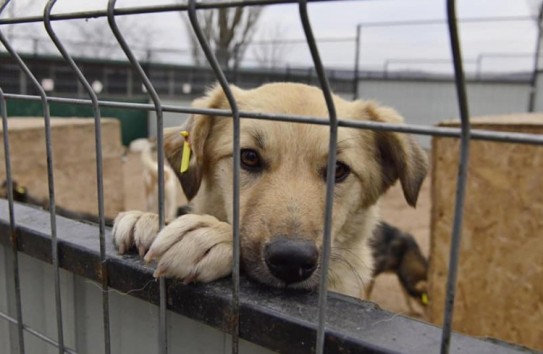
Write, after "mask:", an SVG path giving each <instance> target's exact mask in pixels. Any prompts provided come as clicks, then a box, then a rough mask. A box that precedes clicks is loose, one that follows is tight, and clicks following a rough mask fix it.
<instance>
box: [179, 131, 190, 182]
mask: <svg viewBox="0 0 543 354" xmlns="http://www.w3.org/2000/svg"><path fill="white" fill-rule="evenodd" d="M180 135H181V136H182V137H183V138H185V142H184V143H183V153H182V155H181V168H180V170H179V172H181V173H185V172H187V171H188V170H189V162H190V143H189V132H188V131H186V130H183V131H182V132H181V133H180Z"/></svg>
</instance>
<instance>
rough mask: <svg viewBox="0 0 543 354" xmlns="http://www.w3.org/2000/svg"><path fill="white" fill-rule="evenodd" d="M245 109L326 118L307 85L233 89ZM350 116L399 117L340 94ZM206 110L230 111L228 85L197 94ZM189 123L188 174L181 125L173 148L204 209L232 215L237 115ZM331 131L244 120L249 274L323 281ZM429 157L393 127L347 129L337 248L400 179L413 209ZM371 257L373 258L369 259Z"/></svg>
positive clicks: (168, 146)
mask: <svg viewBox="0 0 543 354" xmlns="http://www.w3.org/2000/svg"><path fill="white" fill-rule="evenodd" d="M232 90H233V93H234V95H235V97H236V102H237V104H238V106H239V109H240V110H242V111H252V112H266V113H276V114H290V115H305V116H313V117H322V118H326V117H327V116H328V113H327V109H326V105H325V102H324V99H323V95H322V92H321V91H320V90H319V89H317V88H315V87H310V86H306V85H301V84H285V83H281V84H269V85H264V86H262V87H260V88H257V89H254V90H241V89H239V88H237V87H232ZM334 102H335V105H336V110H337V113H338V116H339V117H340V118H343V119H356V120H371V121H376V122H383V123H387V122H392V123H399V122H401V121H402V118H401V117H400V116H399V115H398V114H397V113H396V112H395V111H394V110H392V109H389V108H383V107H379V106H378V105H377V104H375V103H372V102H363V101H355V102H348V101H345V100H343V99H341V98H339V97H337V96H336V97H334ZM194 106H195V107H198V108H216V109H229V108H230V107H229V104H228V101H227V100H226V98H225V96H224V94H223V92H222V90H221V88H220V87H216V88H214V89H212V90H210V91H209V92H208V94H207V96H206V97H204V98H202V99H199V100H196V101H195V102H194ZM185 129H187V130H189V132H190V138H189V139H190V144H191V148H192V151H193V154H192V157H191V162H190V167H189V170H188V172H186V173H183V174H181V173H179V172H178V171H179V165H180V162H181V152H182V144H183V142H184V139H183V138H182V137H180V136H179V131H180V129H176V130H174V131H169V132H167V133H166V135H165V141H166V142H165V152H166V156H167V158H168V160H169V162H170V163H171V164H172V167H173V168H174V170H175V171H177V173H178V177H179V180H180V181H181V184H182V186H183V190H184V191H185V194H186V195H187V197H188V198H189V199H192V200H193V205H194V208H195V211H196V212H197V213H207V214H213V215H215V216H217V217H218V218H220V219H223V220H225V221H228V222H231V221H232V197H233V191H232V189H233V183H232V180H233V168H232V160H233V125H232V118H230V117H218V116H205V115H193V116H192V117H191V118H190V119H189V121H188V122H187V125H186V127H185ZM328 136H329V127H327V126H319V125H308V124H299V123H287V122H276V121H266V120H257V119H242V120H241V156H240V160H241V177H240V207H241V210H240V231H241V235H240V236H241V257H242V259H241V261H242V265H243V266H244V270H245V272H246V273H247V274H248V275H249V276H251V277H253V278H255V279H256V280H258V281H261V282H264V283H266V284H268V285H272V286H278V287H282V286H286V285H291V286H294V287H301V288H312V287H314V286H316V284H318V278H319V259H320V257H319V255H320V252H321V248H322V235H323V215H324V209H325V191H326V185H325V184H326V183H325V180H326V167H327V157H328ZM426 170H427V163H426V156H425V154H424V152H423V151H422V150H421V148H420V147H419V146H418V145H417V144H416V143H414V141H413V140H412V139H411V138H410V137H408V136H406V135H402V134H397V133H393V132H373V131H369V130H359V129H347V128H340V129H339V132H338V144H337V164H336V166H335V179H336V185H335V189H334V208H333V223H332V245H333V247H335V248H336V249H342V248H346V249H349V247H350V245H352V244H353V242H359V240H357V238H360V237H364V236H363V234H364V232H362V230H366V232H367V231H368V228H369V232H371V227H373V223H374V222H375V220H374V217H372V215H373V214H374V213H372V212H370V211H371V210H372V209H373V207H374V205H375V204H376V202H377V200H378V199H379V197H380V196H381V195H382V194H383V193H384V192H385V191H386V190H387V189H388V188H389V187H390V186H392V185H393V184H394V183H395V182H396V181H397V180H400V183H401V185H402V188H403V191H404V195H405V198H406V200H407V202H408V203H409V204H410V205H412V206H415V204H416V201H417V196H418V192H419V189H420V186H421V184H422V181H423V179H424V177H425V175H426ZM368 262H369V260H368Z"/></svg>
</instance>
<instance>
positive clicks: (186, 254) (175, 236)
mask: <svg viewBox="0 0 543 354" xmlns="http://www.w3.org/2000/svg"><path fill="white" fill-rule="evenodd" d="M151 260H157V261H158V265H157V268H156V271H155V273H154V276H155V277H161V276H165V277H175V278H180V279H183V282H184V283H186V284H188V283H190V282H204V283H205V282H210V281H213V280H216V279H219V278H223V277H225V276H227V275H229V274H230V273H231V271H232V226H231V225H230V224H228V223H225V222H222V221H219V220H218V219H217V218H215V217H213V216H210V215H196V214H187V215H183V216H181V217H179V218H177V219H176V220H174V221H173V222H172V223H170V224H169V225H168V226H166V227H165V228H164V229H163V230H162V231H161V232H160V233H159V234H158V236H157V237H156V239H155V241H154V242H153V244H152V245H151V248H150V249H149V251H148V252H147V254H146V255H145V261H147V262H150V261H151Z"/></svg>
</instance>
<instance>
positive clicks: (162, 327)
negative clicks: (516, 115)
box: [107, 0, 168, 354]
mask: <svg viewBox="0 0 543 354" xmlns="http://www.w3.org/2000/svg"><path fill="white" fill-rule="evenodd" d="M115 3H116V0H109V1H108V7H107V20H108V23H109V27H110V28H111V31H112V32H113V35H114V36H115V38H116V39H117V42H118V43H119V46H120V47H121V49H122V50H123V52H124V54H125V55H126V57H127V58H128V60H129V61H130V64H131V65H132V67H133V68H134V69H135V70H136V72H137V73H138V75H139V77H140V79H141V81H142V83H143V85H144V86H145V89H146V90H147V93H148V94H149V96H150V97H151V100H152V101H153V104H154V106H155V112H156V117H157V142H156V143H157V168H158V224H159V225H158V226H159V230H162V229H163V228H164V221H165V217H164V123H163V109H162V102H161V101H160V98H159V97H158V94H157V92H156V90H155V88H154V86H153V84H152V83H151V80H149V78H148V77H147V74H145V71H144V70H143V68H142V67H141V65H140V63H139V62H138V59H137V58H136V56H135V55H134V53H133V52H132V50H131V49H130V47H129V46H128V44H127V43H126V40H125V39H124V37H123V35H122V34H121V31H120V30H119V27H118V26H117V22H116V20H115ZM159 292H160V305H159V316H158V317H159V326H158V327H159V328H158V331H159V332H158V335H159V349H160V353H162V354H166V353H167V352H168V323H167V314H166V306H167V299H166V279H165V278H164V277H160V278H159Z"/></svg>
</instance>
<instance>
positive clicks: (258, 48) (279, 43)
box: [251, 24, 288, 68]
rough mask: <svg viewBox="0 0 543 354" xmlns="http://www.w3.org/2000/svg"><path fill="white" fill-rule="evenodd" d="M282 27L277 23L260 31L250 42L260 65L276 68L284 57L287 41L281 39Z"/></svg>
mask: <svg viewBox="0 0 543 354" xmlns="http://www.w3.org/2000/svg"><path fill="white" fill-rule="evenodd" d="M284 33H285V31H284V28H283V27H281V26H280V24H277V25H276V26H275V27H273V28H272V29H269V28H268V29H266V30H265V31H260V33H259V36H258V38H257V40H256V41H254V42H253V43H252V46H251V48H252V50H251V52H252V54H253V57H254V59H255V60H256V62H257V63H258V65H259V66H261V67H266V68H277V67H278V66H279V65H280V64H281V63H282V62H283V61H284V58H285V54H286V51H287V49H288V48H287V47H288V45H287V43H286V42H284V41H283V38H284Z"/></svg>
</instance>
